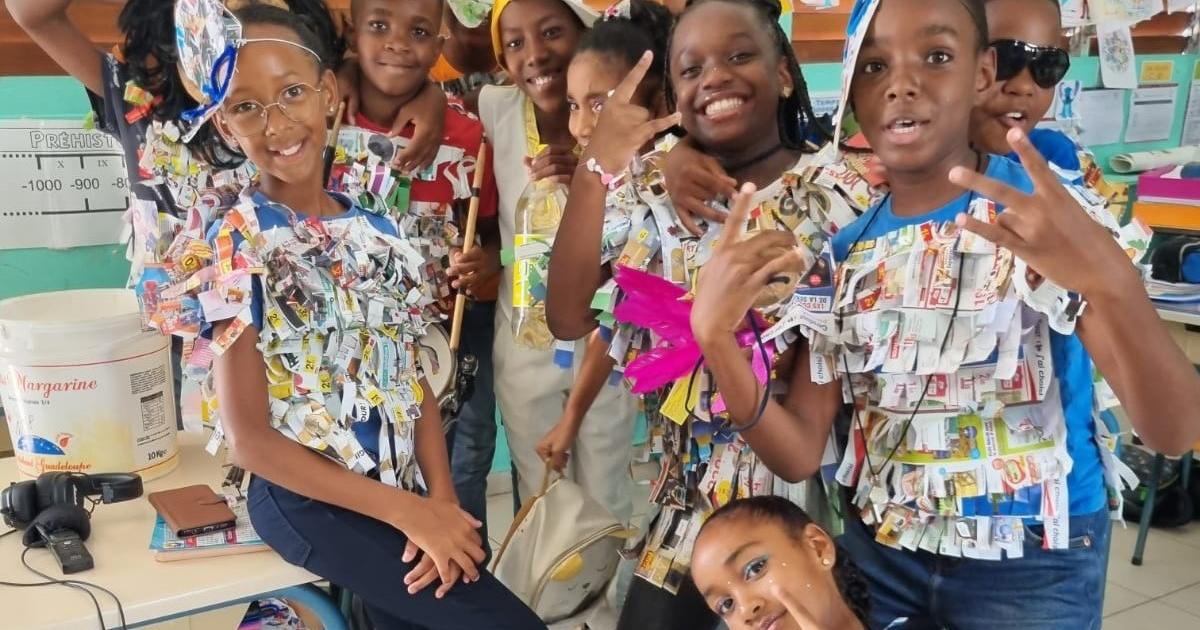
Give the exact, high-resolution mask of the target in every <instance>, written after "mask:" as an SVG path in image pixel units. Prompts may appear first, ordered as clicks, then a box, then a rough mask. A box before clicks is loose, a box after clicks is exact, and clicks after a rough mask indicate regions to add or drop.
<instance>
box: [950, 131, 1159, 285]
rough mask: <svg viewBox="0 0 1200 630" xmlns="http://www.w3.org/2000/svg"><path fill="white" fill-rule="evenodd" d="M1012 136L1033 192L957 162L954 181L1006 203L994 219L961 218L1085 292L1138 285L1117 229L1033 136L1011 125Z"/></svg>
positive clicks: (963, 223) (1058, 281) (952, 174)
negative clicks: (1066, 182) (1101, 219)
mask: <svg viewBox="0 0 1200 630" xmlns="http://www.w3.org/2000/svg"><path fill="white" fill-rule="evenodd" d="M1008 141H1009V144H1011V145H1012V147H1013V149H1014V150H1015V151H1016V152H1017V155H1019V156H1020V157H1021V164H1022V165H1024V166H1025V169H1026V170H1027V171H1028V172H1029V176H1030V178H1031V179H1032V180H1033V184H1034V190H1033V193H1032V194H1026V193H1023V192H1021V191H1019V190H1017V189H1015V188H1013V187H1012V186H1009V185H1007V184H1005V183H1003V182H999V181H996V180H994V179H992V178H990V177H987V176H985V175H982V174H980V173H975V172H973V171H970V170H968V169H965V168H961V167H959V168H955V169H953V170H951V171H950V181H952V182H954V183H956V184H958V185H960V186H963V187H964V188H969V189H971V190H974V191H975V192H977V193H979V194H980V195H983V196H985V197H987V198H989V199H992V200H993V201H995V202H996V203H998V204H1001V205H1003V206H1004V211H1003V212H1001V213H1000V214H999V215H998V216H997V218H996V222H995V223H994V224H989V223H984V222H982V221H979V220H977V219H974V218H972V217H969V216H966V215H963V214H960V215H959V216H958V218H957V223H958V224H959V225H960V226H962V227H964V228H966V229H968V230H970V231H972V232H975V233H976V234H979V235H980V236H982V237H984V238H986V239H988V240H989V241H992V242H993V243H995V244H996V245H999V246H1001V247H1004V248H1007V249H1009V250H1011V251H1012V252H1013V253H1014V254H1016V255H1017V256H1019V257H1020V258H1021V259H1022V260H1024V261H1025V262H1026V263H1028V264H1029V266H1030V267H1032V268H1034V269H1035V270H1037V272H1038V273H1040V274H1041V275H1043V276H1045V277H1047V278H1049V279H1050V280H1052V281H1053V282H1055V283H1056V284H1058V285H1060V286H1062V287H1063V288H1065V289H1068V290H1070V291H1075V292H1078V293H1080V294H1082V295H1083V296H1084V297H1085V298H1094V297H1095V296H1096V295H1097V294H1102V293H1104V292H1109V293H1112V294H1113V295H1117V294H1118V293H1124V292H1126V291H1128V290H1129V287H1130V286H1131V285H1130V284H1129V283H1130V282H1133V283H1137V284H1138V285H1140V284H1141V280H1140V279H1139V278H1138V276H1137V273H1136V271H1135V269H1134V267H1133V266H1132V265H1131V264H1129V257H1128V256H1127V255H1126V254H1125V252H1124V251H1122V250H1121V247H1120V246H1119V245H1118V244H1117V242H1116V240H1115V239H1114V238H1113V235H1112V234H1111V233H1109V231H1108V230H1106V229H1104V227H1103V226H1101V225H1100V224H1099V223H1097V222H1096V221H1094V220H1093V219H1092V218H1091V217H1089V216H1088V215H1087V213H1086V212H1085V211H1084V210H1083V208H1081V207H1079V204H1078V203H1077V202H1076V201H1075V199H1074V197H1072V196H1071V194H1070V193H1069V192H1067V190H1066V189H1065V188H1064V187H1063V184H1062V182H1061V181H1060V180H1059V178H1058V176H1057V175H1056V174H1055V173H1054V171H1052V170H1051V169H1050V166H1049V165H1048V164H1047V163H1046V160H1045V158H1043V157H1042V156H1041V154H1039V153H1038V151H1037V149H1035V148H1034V146H1033V144H1032V143H1030V142H1029V137H1028V136H1026V135H1025V134H1024V133H1023V132H1021V131H1020V130H1018V129H1013V130H1011V131H1009V132H1008Z"/></svg>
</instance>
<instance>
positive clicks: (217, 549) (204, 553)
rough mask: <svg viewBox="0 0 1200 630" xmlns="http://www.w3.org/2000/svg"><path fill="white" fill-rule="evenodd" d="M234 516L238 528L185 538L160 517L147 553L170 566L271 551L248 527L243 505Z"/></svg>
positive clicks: (252, 527) (242, 504) (247, 516)
mask: <svg viewBox="0 0 1200 630" xmlns="http://www.w3.org/2000/svg"><path fill="white" fill-rule="evenodd" d="M233 513H234V514H235V515H237V526H236V527H234V528H233V529H226V530H224V531H219V532H213V533H210V534H201V535H199V536H188V537H186V538H180V537H179V536H176V535H175V532H173V531H171V527H170V526H169V525H167V521H166V520H165V519H164V518H163V517H162V515H161V514H159V515H158V519H157V520H156V521H155V523H154V533H153V534H152V535H151V536H150V551H151V552H152V553H153V554H154V559H155V560H157V561H159V562H172V561H174V560H185V559H188V558H206V557H212V556H228V555H233V554H239V553H253V552H257V551H267V550H269V549H270V547H268V546H267V544H266V543H264V542H263V541H262V539H261V538H259V537H258V533H257V532H255V531H254V526H253V525H251V524H250V516H249V514H248V513H247V512H246V503H245V502H244V501H243V502H240V503H238V504H237V506H235V507H234V508H233Z"/></svg>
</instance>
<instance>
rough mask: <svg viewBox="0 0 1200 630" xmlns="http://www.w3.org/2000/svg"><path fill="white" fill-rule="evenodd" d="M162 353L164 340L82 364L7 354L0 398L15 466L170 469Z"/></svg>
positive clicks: (168, 400) (25, 469) (171, 432)
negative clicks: (46, 363) (43, 362)
mask: <svg viewBox="0 0 1200 630" xmlns="http://www.w3.org/2000/svg"><path fill="white" fill-rule="evenodd" d="M168 357H169V355H168V352H167V349H166V347H165V346H164V347H161V349H160V350H157V351H153V352H149V353H146V354H141V355H138V356H134V357H128V358H123V359H115V360H110V361H102V362H98V363H88V364H84V365H68V366H54V367H42V366H31V365H21V364H20V360H19V359H14V358H13V357H11V356H10V357H9V358H8V360H7V361H6V362H5V361H0V402H3V404H4V410H5V415H6V417H7V419H8V426H9V432H10V434H11V435H12V441H13V446H14V447H15V448H16V458H17V466H18V469H19V470H20V472H21V473H22V474H23V475H25V476H29V477H35V476H37V475H39V474H41V473H43V472H52V471H68V472H89V473H99V472H139V473H142V474H143V475H144V476H146V477H153V476H155V475H154V474H153V471H152V469H155V468H167V465H168V464H171V466H170V467H173V462H174V460H175V459H176V457H177V448H176V441H175V440H176V428H175V427H176V425H175V404H174V396H173V391H172V387H173V384H172V378H171V370H170V366H169V363H168V361H169V358H168ZM29 362H30V363H33V362H34V361H33V360H30V361H29ZM147 472H150V473H151V474H146V473H147ZM162 472H166V470H163V471H162Z"/></svg>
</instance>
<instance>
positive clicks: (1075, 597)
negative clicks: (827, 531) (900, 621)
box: [838, 510, 1110, 630]
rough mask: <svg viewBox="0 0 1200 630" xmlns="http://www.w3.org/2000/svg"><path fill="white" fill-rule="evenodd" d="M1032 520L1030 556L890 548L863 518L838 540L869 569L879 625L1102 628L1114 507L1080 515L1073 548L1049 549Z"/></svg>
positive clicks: (961, 629)
mask: <svg viewBox="0 0 1200 630" xmlns="http://www.w3.org/2000/svg"><path fill="white" fill-rule="evenodd" d="M1041 530H1042V528H1041V526H1040V525H1037V526H1026V528H1025V548H1024V554H1025V555H1024V557H1023V558H1020V559H1017V560H1009V559H1005V560H1001V561H989V560H970V559H956V558H949V557H943V556H935V555H933V554H930V553H927V552H924V551H918V552H915V553H914V552H910V551H903V550H896V549H892V548H890V547H885V546H883V545H881V544H878V543H876V542H875V540H874V538H875V536H874V534H873V533H872V532H871V531H870V530H869V529H868V528H867V526H866V525H864V524H863V523H862V521H860V520H859V519H858V518H854V517H852V518H851V519H849V520H848V521H847V522H846V533H845V534H844V535H842V537H841V538H840V539H839V541H838V542H840V543H841V544H842V548H843V549H844V550H845V551H846V552H847V553H849V554H850V557H851V558H853V559H854V562H855V564H857V565H858V567H859V569H861V570H862V572H863V573H864V574H865V575H866V578H867V582H868V588H869V590H870V594H871V627H872V628H876V629H878V628H884V627H886V626H887V625H888V624H889V623H891V622H892V621H893V620H894V619H896V618H899V617H907V618H908V619H909V621H908V623H907V624H905V625H902V626H900V627H902V628H905V629H906V630H909V629H920V630H924V629H926V628H930V629H932V628H954V629H955V630H973V629H984V628H986V629H988V630H1007V629H1011V630H1061V629H1063V628H1071V629H1072V630H1091V629H1093V628H1095V629H1098V628H1100V622H1101V617H1102V612H1101V609H1102V604H1103V597H1104V574H1105V564H1106V561H1107V557H1108V553H1107V549H1108V536H1109V531H1110V523H1109V517H1108V511H1107V510H1101V511H1099V512H1097V513H1095V514H1091V515H1086V516H1072V517H1071V529H1070V535H1071V538H1070V548H1069V549H1059V550H1043V549H1042V548H1041V544H1042V539H1041Z"/></svg>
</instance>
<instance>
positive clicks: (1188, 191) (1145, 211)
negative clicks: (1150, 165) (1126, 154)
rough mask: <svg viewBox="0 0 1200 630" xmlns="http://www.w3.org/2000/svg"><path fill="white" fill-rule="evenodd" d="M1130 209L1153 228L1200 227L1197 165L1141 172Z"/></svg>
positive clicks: (1183, 229)
mask: <svg viewBox="0 0 1200 630" xmlns="http://www.w3.org/2000/svg"><path fill="white" fill-rule="evenodd" d="M1133 213H1134V215H1135V216H1137V217H1138V218H1139V219H1141V220H1142V221H1143V222H1145V223H1146V224H1147V225H1149V226H1150V227H1151V228H1154V229H1156V230H1169V231H1188V232H1192V231H1200V165H1198V164H1186V165H1182V166H1165V167H1163V168H1157V169H1154V170H1151V171H1146V172H1145V173H1142V174H1141V176H1139V177H1138V192H1137V203H1135V204H1134V206H1133Z"/></svg>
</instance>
